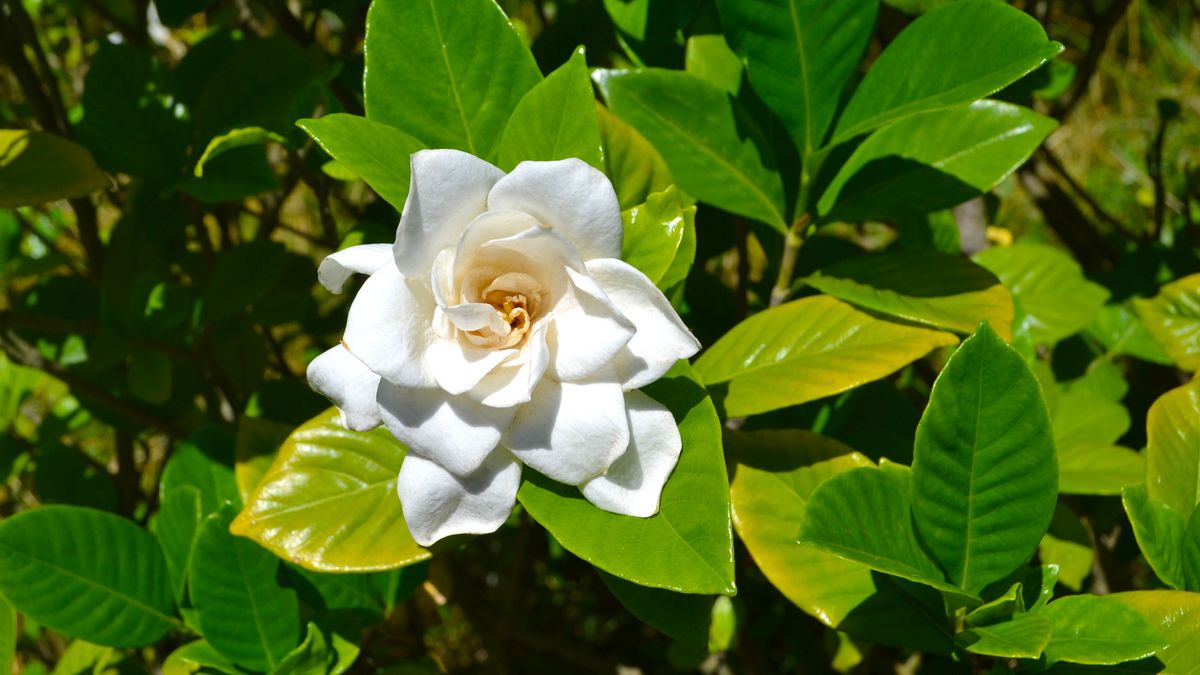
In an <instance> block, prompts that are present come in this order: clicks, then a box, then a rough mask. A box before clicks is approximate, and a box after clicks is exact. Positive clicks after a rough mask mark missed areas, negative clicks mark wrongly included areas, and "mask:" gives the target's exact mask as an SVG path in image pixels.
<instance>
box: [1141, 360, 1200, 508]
mask: <svg viewBox="0 0 1200 675" xmlns="http://www.w3.org/2000/svg"><path fill="white" fill-rule="evenodd" d="M1146 489H1147V492H1148V494H1149V496H1150V498H1151V499H1154V500H1156V501H1160V502H1162V503H1164V504H1166V505H1167V506H1169V507H1170V508H1171V509H1172V510H1173V511H1175V512H1176V513H1178V514H1180V515H1181V516H1184V517H1187V515H1188V514H1190V513H1191V512H1192V510H1193V509H1194V508H1195V507H1196V504H1197V503H1200V380H1193V381H1191V382H1189V383H1188V384H1185V385H1183V386H1182V387H1178V388H1176V389H1172V390H1171V391H1169V392H1167V393H1165V394H1163V395H1162V396H1161V397H1159V399H1158V400H1157V401H1155V402H1154V404H1153V405H1151V406H1150V412H1149V414H1148V415H1147V417H1146Z"/></svg>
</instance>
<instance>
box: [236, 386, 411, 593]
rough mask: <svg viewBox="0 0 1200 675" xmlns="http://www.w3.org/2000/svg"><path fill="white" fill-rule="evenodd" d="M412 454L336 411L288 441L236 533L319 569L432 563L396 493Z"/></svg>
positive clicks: (239, 519) (358, 569)
mask: <svg viewBox="0 0 1200 675" xmlns="http://www.w3.org/2000/svg"><path fill="white" fill-rule="evenodd" d="M405 451H406V449H405V447H404V446H403V445H401V443H400V442H399V441H397V440H396V439H395V437H394V436H392V435H391V434H390V433H388V432H387V430H385V429H382V428H380V429H375V430H373V431H369V432H365V433H356V432H353V431H347V430H346V429H344V428H343V427H342V425H341V423H340V422H339V421H338V412H337V410H336V409H334V408H330V409H329V410H327V411H325V412H323V413H321V414H320V415H317V416H316V417H314V418H313V419H311V420H309V421H308V422H305V423H304V424H303V425H301V426H300V427H298V428H297V429H296V430H295V431H294V432H292V435H291V436H289V437H288V439H287V440H286V441H284V443H283V446H282V447H280V448H279V454H278V455H277V456H276V458H275V463H274V464H272V465H271V468H270V469H268V470H267V474H266V475H265V476H264V477H263V479H262V481H261V482H260V483H259V485H258V488H257V489H256V490H255V492H254V495H253V496H252V497H251V498H250V500H249V501H248V502H247V504H246V508H245V510H243V511H242V513H241V514H239V515H238V517H237V520H236V521H234V523H233V532H234V533H236V534H239V535H241V536H244V537H250V538H251V539H254V540H255V541H257V542H258V543H259V544H261V545H263V546H264V547H266V548H267V549H268V550H270V551H271V552H272V553H275V554H276V555H278V556H280V557H281V558H284V559H285V560H290V561H292V562H294V563H296V564H298V565H300V566H302V567H305V568H308V569H311V570H316V571H325V572H365V571H372V570H385V569H391V568H394V567H401V566H404V565H411V564H412V563H415V562H418V561H421V560H425V559H426V558H428V557H429V553H428V552H427V551H425V549H423V548H421V547H419V546H417V544H416V543H415V542H414V541H413V539H412V535H411V534H409V532H408V528H407V527H406V526H405V524H404V515H403V514H402V513H401V511H400V500H399V499H397V498H396V477H397V476H398V475H399V473H400V464H401V463H402V462H403V461H404V454H405Z"/></svg>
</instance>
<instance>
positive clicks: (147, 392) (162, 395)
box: [125, 349, 172, 404]
mask: <svg viewBox="0 0 1200 675" xmlns="http://www.w3.org/2000/svg"><path fill="white" fill-rule="evenodd" d="M171 370H172V366H171V359H169V358H167V356H166V355H165V354H163V353H162V352H159V351H154V350H152V349H139V350H136V351H134V352H133V354H131V355H130V357H129V370H128V371H126V373H125V376H126V378H125V379H126V382H127V383H128V384H129V392H130V393H131V394H133V395H134V396H136V397H137V398H139V399H141V400H142V401H145V402H146V403H153V404H162V403H166V402H167V401H169V400H170V399H171Z"/></svg>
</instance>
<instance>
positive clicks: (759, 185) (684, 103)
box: [593, 69, 787, 231]
mask: <svg viewBox="0 0 1200 675" xmlns="http://www.w3.org/2000/svg"><path fill="white" fill-rule="evenodd" d="M593 77H594V79H595V80H596V82H597V84H598V85H599V87H600V92H601V93H602V94H603V96H604V100H605V101H606V102H607V103H608V107H609V108H610V109H612V111H613V112H614V113H616V114H617V115H618V116H619V117H620V118H621V119H623V120H624V121H626V122H628V123H629V124H630V125H632V126H633V127H634V128H635V129H637V130H638V131H639V132H641V133H642V134H643V135H644V136H645V137H646V139H647V140H649V141H650V142H651V143H653V144H654V147H655V148H657V149H658V151H659V152H660V153H662V157H663V159H664V160H665V161H666V163H667V166H668V167H669V168H670V170H671V174H672V175H673V176H674V177H675V180H676V181H677V182H678V184H679V187H681V188H682V189H684V190H686V191H687V192H688V193H690V194H692V195H695V196H696V197H697V198H698V199H699V200H700V201H703V202H708V203H709V204H712V205H713V206H717V207H719V208H722V209H725V210H726V211H729V212H730V213H735V214H738V215H741V216H745V217H747V218H752V219H754V220H759V221H762V222H764V223H766V224H768V225H770V226H772V227H774V228H776V229H778V230H780V231H782V230H783V229H784V228H785V227H786V220H787V219H786V217H785V215H784V198H783V184H782V182H781V180H780V178H779V174H778V170H777V166H776V160H775V157H774V151H773V150H772V146H771V144H770V143H769V141H768V139H767V137H766V135H765V134H764V133H763V131H762V130H761V129H759V128H758V127H757V126H756V124H755V122H754V121H753V120H752V119H751V118H750V117H749V116H748V115H747V114H746V113H745V111H743V110H742V109H741V107H740V105H739V104H738V102H737V100H735V99H734V98H733V97H731V96H730V95H729V94H727V93H726V92H724V91H722V90H721V89H719V88H718V87H717V86H715V85H713V84H710V83H709V82H707V81H705V80H702V79H700V78H699V77H696V76H695V75H690V74H688V73H683V72H678V71H669V70H658V69H647V70H605V71H596V72H595V73H594V75H593Z"/></svg>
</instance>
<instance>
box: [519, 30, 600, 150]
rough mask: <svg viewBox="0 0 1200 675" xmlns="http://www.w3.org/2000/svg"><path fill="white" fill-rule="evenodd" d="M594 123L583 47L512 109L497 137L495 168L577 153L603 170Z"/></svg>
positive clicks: (594, 106) (594, 113)
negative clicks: (497, 156)
mask: <svg viewBox="0 0 1200 675" xmlns="http://www.w3.org/2000/svg"><path fill="white" fill-rule="evenodd" d="M600 145H601V144H600V127H599V123H598V122H597V121H596V97H595V95H594V94H593V93H592V81H591V78H590V77H589V76H588V67H587V62H586V61H585V60H584V56H583V48H582V47H581V48H579V49H576V50H575V53H574V54H573V55H572V56H571V58H570V59H569V60H568V61H567V62H566V63H564V64H563V65H561V66H559V68H558V69H557V70H555V71H554V72H552V73H550V74H549V75H548V76H546V79H544V80H542V81H541V82H539V83H538V84H537V85H536V86H534V88H533V89H530V90H529V91H528V92H527V93H526V94H525V96H524V97H522V98H521V101H520V102H519V103H517V107H516V109H514V110H513V113H512V117H510V118H508V124H507V125H506V126H505V127H504V133H503V134H502V135H501V136H500V145H499V148H498V153H499V163H498V164H499V166H500V168H501V169H504V170H505V171H512V169H513V167H515V166H516V165H517V164H519V163H520V162H522V161H525V160H555V159H566V158H568V157H577V158H579V159H582V160H583V161H585V162H587V163H588V164H591V165H592V166H594V167H596V168H598V169H604V156H603V154H602V152H601V149H600Z"/></svg>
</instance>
